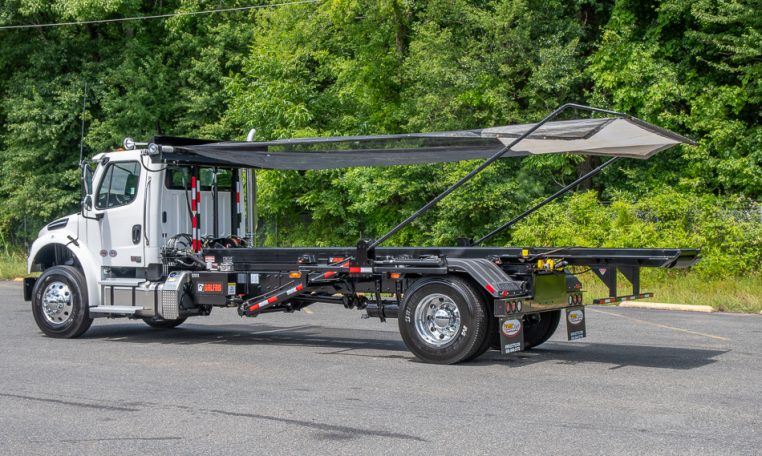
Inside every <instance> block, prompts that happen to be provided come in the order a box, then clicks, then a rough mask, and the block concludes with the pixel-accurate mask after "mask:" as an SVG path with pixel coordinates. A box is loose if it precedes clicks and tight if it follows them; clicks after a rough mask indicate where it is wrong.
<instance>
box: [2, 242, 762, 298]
mask: <svg viewBox="0 0 762 456" xmlns="http://www.w3.org/2000/svg"><path fill="white" fill-rule="evenodd" d="M26 275H27V274H26V254H25V253H23V252H21V251H14V250H0V280H13V279H15V278H17V277H24V276H26ZM579 278H580V280H581V281H582V283H583V285H584V289H585V290H586V291H587V293H585V303H586V304H591V303H592V300H593V299H594V298H604V297H607V296H608V289H607V288H606V287H605V286H604V285H603V282H601V281H600V280H598V278H597V277H595V276H594V275H593V273H592V272H588V273H586V274H582V275H580V276H579ZM617 282H618V284H619V294H620V295H624V294H628V293H629V292H630V288H629V282H627V280H626V279H625V278H624V277H623V276H621V275H620V276H619V278H618V279H617ZM640 288H641V291H642V292H653V293H654V298H653V299H648V300H647V301H652V302H668V303H675V304H702V305H708V306H712V307H713V308H715V309H717V310H719V311H721V312H751V313H759V312H760V311H762V277H761V276H760V274H759V273H756V274H754V275H751V276H747V277H725V278H716V279H707V278H703V277H700V276H699V275H698V274H695V273H693V272H691V271H663V270H653V269H643V272H642V278H641V280H640Z"/></svg>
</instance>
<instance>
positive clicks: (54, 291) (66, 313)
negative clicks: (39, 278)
mask: <svg viewBox="0 0 762 456" xmlns="http://www.w3.org/2000/svg"><path fill="white" fill-rule="evenodd" d="M73 309H74V304H73V299H72V296H71V290H70V289H69V286H68V285H66V284H65V283H63V282H53V283H51V284H50V285H48V286H47V287H46V288H45V291H43V293H42V314H43V315H44V316H45V320H47V322H48V323H50V324H51V325H53V326H61V325H63V324H64V323H66V322H67V321H69V319H70V318H71V315H72V310H73Z"/></svg>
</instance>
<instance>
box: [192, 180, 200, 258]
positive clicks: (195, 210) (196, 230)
mask: <svg viewBox="0 0 762 456" xmlns="http://www.w3.org/2000/svg"><path fill="white" fill-rule="evenodd" d="M200 203H201V183H200V182H199V179H196V176H191V212H192V214H191V215H192V217H191V228H192V230H193V232H192V236H191V237H192V238H193V239H192V241H191V244H192V247H193V251H194V252H200V251H201V218H200V216H199V205H200Z"/></svg>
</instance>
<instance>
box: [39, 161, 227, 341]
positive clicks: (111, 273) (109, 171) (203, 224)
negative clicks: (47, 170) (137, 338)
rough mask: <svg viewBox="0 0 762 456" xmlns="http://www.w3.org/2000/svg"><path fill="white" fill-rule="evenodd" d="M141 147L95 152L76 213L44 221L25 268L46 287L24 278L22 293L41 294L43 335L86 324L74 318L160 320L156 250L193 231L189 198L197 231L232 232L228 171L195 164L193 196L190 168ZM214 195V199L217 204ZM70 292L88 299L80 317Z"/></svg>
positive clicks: (80, 328)
mask: <svg viewBox="0 0 762 456" xmlns="http://www.w3.org/2000/svg"><path fill="white" fill-rule="evenodd" d="M147 152H148V151H147V150H145V149H133V150H120V151H115V152H107V153H101V154H98V155H96V156H95V157H93V162H94V164H95V169H94V171H93V172H92V173H91V172H90V168H89V167H83V181H84V182H85V184H84V187H85V192H84V193H85V195H84V197H83V199H82V204H81V211H80V212H79V213H77V214H71V215H68V216H66V217H62V218H60V219H58V220H55V221H53V222H52V223H49V224H48V225H46V226H45V227H44V228H43V229H42V230H40V233H39V235H38V237H37V239H36V240H35V241H34V243H33V244H32V246H31V249H30V252H29V258H28V260H27V268H28V271H29V272H30V273H32V272H43V271H45V274H44V275H43V277H41V278H40V281H38V282H43V281H44V282H45V284H46V285H45V286H42V285H43V283H38V284H37V285H38V286H37V287H36V288H34V290H33V286H34V282H33V281H32V280H31V279H29V280H28V282H27V283H26V284H25V295H26V297H27V298H30V299H32V293H33V291H34V292H36V293H38V294H40V296H38V297H37V299H38V300H39V301H41V302H42V306H41V307H42V308H41V309H37V310H39V311H36V312H35V318H36V319H37V320H38V324H40V326H41V328H43V331H44V332H46V333H47V334H48V335H54V336H55V335H59V336H61V337H72V336H74V335H78V334H74V333H81V332H84V331H85V330H87V327H89V323H86V322H82V321H78V320H80V319H82V318H84V320H88V321H89V320H90V319H91V317H101V316H124V315H127V316H132V317H140V318H144V319H148V321H151V320H154V321H153V323H154V324H158V322H159V321H160V320H158V319H156V315H155V311H153V310H152V309H153V308H154V306H153V305H152V303H151V302H149V301H153V300H154V299H155V290H156V288H157V285H158V283H157V282H155V281H157V280H159V278H160V277H161V276H162V275H163V273H162V267H163V266H162V258H161V249H162V247H163V246H164V245H165V243H166V242H167V240H168V239H169V238H171V237H172V236H175V235H177V234H178V233H191V232H192V211H191V205H192V203H195V204H196V205H197V207H198V213H199V219H198V220H199V225H200V227H199V232H198V233H199V236H200V237H206V236H213V235H214V236H215V237H227V236H231V235H232V234H234V233H232V231H231V223H232V222H231V217H230V213H231V210H232V209H231V208H232V207H234V206H231V197H232V194H233V192H232V191H231V190H232V189H231V180H230V174H231V171H230V170H228V169H216V168H204V167H201V168H199V169H198V175H199V185H198V190H199V191H198V193H197V194H196V192H193V189H192V188H191V180H192V176H191V171H190V170H191V168H190V167H187V166H186V167H180V166H168V165H167V164H164V163H153V162H152V161H151V160H150V158H149V157H148V153H147ZM191 194H193V197H194V199H196V201H191V200H190V198H191ZM212 198H216V199H217V203H218V204H217V205H215V206H216V207H215V210H212V206H213V204H212ZM215 212H217V213H215ZM238 228H239V227H236V229H238ZM151 280H153V281H154V282H152V283H150V284H149V281H151ZM141 284H145V285H146V286H145V287H144V289H145V290H144V293H141V290H143V288H141ZM72 296H74V299H73V298H72ZM76 298H79V299H81V300H85V301H86V302H87V303H88V312H79V315H78V312H77V310H76V309H75V307H76V306H74V305H73V303H74V300H75V299H76ZM85 313H86V314H87V316H85V315H84V314H85ZM162 322H163V323H166V322H164V321H162Z"/></svg>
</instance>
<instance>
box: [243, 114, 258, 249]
mask: <svg viewBox="0 0 762 456" xmlns="http://www.w3.org/2000/svg"><path fill="white" fill-rule="evenodd" d="M256 135H257V129H256V128H252V129H251V130H249V134H248V135H246V142H253V141H254V137H255V136H256ZM256 178H257V177H256V174H255V173H254V170H253V169H251V168H247V169H246V233H245V235H246V238H247V241H248V243H249V245H250V246H252V247H256V243H255V240H256V239H255V238H254V227H255V226H256V225H257V222H256V221H255V218H256V212H255V210H256V209H255V204H254V200H255V199H256V198H257V193H256V191H257V186H256V182H255V179H256Z"/></svg>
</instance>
